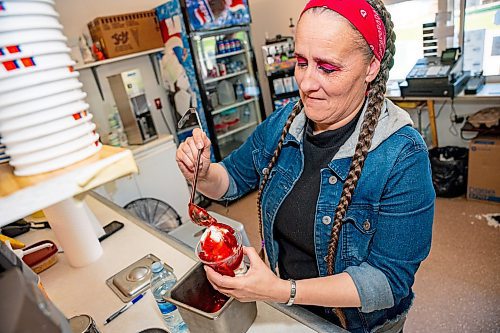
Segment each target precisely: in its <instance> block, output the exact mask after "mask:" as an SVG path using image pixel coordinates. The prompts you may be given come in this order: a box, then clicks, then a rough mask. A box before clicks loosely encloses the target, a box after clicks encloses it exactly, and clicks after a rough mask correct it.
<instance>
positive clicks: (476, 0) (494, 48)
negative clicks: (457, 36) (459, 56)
mask: <svg viewBox="0 0 500 333" xmlns="http://www.w3.org/2000/svg"><path fill="white" fill-rule="evenodd" d="M463 54H464V70H470V71H471V72H472V73H479V72H481V70H482V71H483V75H500V1H498V0H496V1H495V0H493V1H492V0H467V2H466V9H465V22H464V52H463Z"/></svg>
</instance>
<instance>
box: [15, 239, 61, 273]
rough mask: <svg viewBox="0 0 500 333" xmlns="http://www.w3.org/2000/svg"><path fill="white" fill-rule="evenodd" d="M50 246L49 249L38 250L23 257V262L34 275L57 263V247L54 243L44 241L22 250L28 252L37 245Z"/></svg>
mask: <svg viewBox="0 0 500 333" xmlns="http://www.w3.org/2000/svg"><path fill="white" fill-rule="evenodd" d="M44 244H50V247H46V248H44V249H40V250H38V251H36V252H33V253H30V254H27V255H25V256H23V261H24V263H25V264H26V265H28V266H29V267H31V269H32V270H33V271H34V272H35V273H37V274H38V273H41V272H43V271H44V270H46V269H47V268H49V267H51V266H52V265H54V264H55V263H56V262H57V246H56V244H54V242H52V241H49V240H44V241H41V242H38V243H35V244H33V245H30V246H28V247H25V248H24V249H23V250H29V249H31V248H34V247H36V246H39V245H44Z"/></svg>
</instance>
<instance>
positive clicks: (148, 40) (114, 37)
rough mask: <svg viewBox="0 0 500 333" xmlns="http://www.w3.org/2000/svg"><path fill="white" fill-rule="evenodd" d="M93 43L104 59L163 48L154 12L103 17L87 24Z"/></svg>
mask: <svg viewBox="0 0 500 333" xmlns="http://www.w3.org/2000/svg"><path fill="white" fill-rule="evenodd" d="M87 26H88V28H89V31H90V35H91V37H92V40H93V42H94V43H95V42H99V43H100V44H101V47H102V49H103V52H104V55H105V56H106V58H114V57H118V56H123V55H126V54H130V53H136V52H140V51H146V50H150V49H155V48H159V47H162V46H163V41H162V38H161V33H160V26H159V24H158V19H157V18H156V13H155V11H154V10H149V11H145V12H136V13H129V14H121V15H113V16H103V17H98V18H95V19H94V20H93V21H92V22H89V23H88V24H87Z"/></svg>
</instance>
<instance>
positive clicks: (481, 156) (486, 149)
mask: <svg viewBox="0 0 500 333" xmlns="http://www.w3.org/2000/svg"><path fill="white" fill-rule="evenodd" d="M468 176H469V177H468V178H469V179H468V181H467V198H468V199H479V200H489V201H494V202H500V137H477V138H475V139H474V140H472V141H471V143H470V146H469V175H468Z"/></svg>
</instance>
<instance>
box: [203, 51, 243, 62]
mask: <svg viewBox="0 0 500 333" xmlns="http://www.w3.org/2000/svg"><path fill="white" fill-rule="evenodd" d="M245 52H246V50H245V49H242V50H238V51H234V52H228V53H222V54H217V55H213V56H208V57H205V60H207V59H223V58H228V57H232V56H235V55H238V54H243V53H245Z"/></svg>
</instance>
